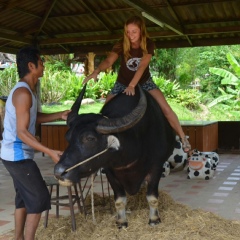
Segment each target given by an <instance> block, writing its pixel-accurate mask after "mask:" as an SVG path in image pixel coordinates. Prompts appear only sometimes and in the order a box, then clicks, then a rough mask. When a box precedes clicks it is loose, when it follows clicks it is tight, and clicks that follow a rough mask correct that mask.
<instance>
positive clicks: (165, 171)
mask: <svg viewBox="0 0 240 240" xmlns="http://www.w3.org/2000/svg"><path fill="white" fill-rule="evenodd" d="M169 173H170V164H169V162H168V161H166V162H165V163H164V164H163V172H162V177H166V176H168V175H169Z"/></svg>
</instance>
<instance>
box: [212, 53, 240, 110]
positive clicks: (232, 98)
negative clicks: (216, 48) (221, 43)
mask: <svg viewBox="0 0 240 240" xmlns="http://www.w3.org/2000/svg"><path fill="white" fill-rule="evenodd" d="M227 59H228V61H229V63H230V65H231V68H232V69H233V71H234V72H235V73H236V75H235V74H233V73H232V72H230V71H228V70H225V69H221V68H209V71H210V72H211V73H213V74H216V75H218V76H220V77H222V80H221V86H220V87H218V90H219V92H220V93H221V95H220V96H219V97H217V98H216V99H214V100H213V101H212V102H211V103H209V104H208V107H212V106H214V105H216V104H218V103H220V102H221V103H225V104H227V105H229V106H231V107H232V109H234V110H239V109H240V65H239V64H238V62H237V61H236V59H235V58H234V56H233V55H232V54H231V53H228V54H227Z"/></svg>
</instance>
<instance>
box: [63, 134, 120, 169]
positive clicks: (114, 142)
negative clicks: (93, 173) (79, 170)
mask: <svg viewBox="0 0 240 240" xmlns="http://www.w3.org/2000/svg"><path fill="white" fill-rule="evenodd" d="M119 146H120V144H119V141H118V139H117V138H116V137H114V136H112V135H110V136H109V137H108V146H107V148H106V149H104V150H103V151H101V152H99V153H97V154H95V155H93V156H92V157H90V158H87V159H86V160H84V161H82V162H79V163H77V164H76V165H74V166H72V167H70V168H68V169H66V170H65V172H69V171H70V170H72V169H74V168H76V167H78V166H80V165H82V164H84V163H86V162H88V161H90V160H92V159H93V158H95V157H98V156H99V155H101V154H103V153H105V152H106V151H107V150H108V149H109V148H114V149H116V150H118V149H119Z"/></svg>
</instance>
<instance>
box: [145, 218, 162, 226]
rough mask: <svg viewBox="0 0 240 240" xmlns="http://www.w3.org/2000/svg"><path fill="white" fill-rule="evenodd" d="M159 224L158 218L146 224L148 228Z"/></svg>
mask: <svg viewBox="0 0 240 240" xmlns="http://www.w3.org/2000/svg"><path fill="white" fill-rule="evenodd" d="M160 222H161V220H160V218H158V219H156V220H151V219H149V222H148V224H149V225H150V226H156V225H158V224H159V223H160Z"/></svg>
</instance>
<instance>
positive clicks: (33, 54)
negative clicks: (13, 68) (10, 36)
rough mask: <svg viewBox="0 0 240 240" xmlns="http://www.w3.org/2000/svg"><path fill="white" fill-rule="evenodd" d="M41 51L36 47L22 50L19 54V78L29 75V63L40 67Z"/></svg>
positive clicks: (27, 47)
mask: <svg viewBox="0 0 240 240" xmlns="http://www.w3.org/2000/svg"><path fill="white" fill-rule="evenodd" d="M39 57H40V51H39V50H38V49H37V48H36V47H34V46H26V47H23V48H21V49H20V50H19V51H18V53H17V70H18V75H19V78H23V77H25V76H26V75H27V74H28V73H29V68H28V63H29V62H32V63H33V64H35V66H36V67H38V59H39Z"/></svg>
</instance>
